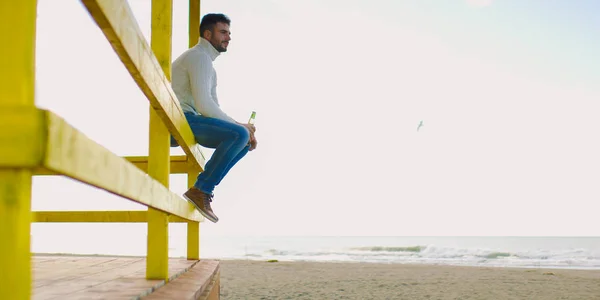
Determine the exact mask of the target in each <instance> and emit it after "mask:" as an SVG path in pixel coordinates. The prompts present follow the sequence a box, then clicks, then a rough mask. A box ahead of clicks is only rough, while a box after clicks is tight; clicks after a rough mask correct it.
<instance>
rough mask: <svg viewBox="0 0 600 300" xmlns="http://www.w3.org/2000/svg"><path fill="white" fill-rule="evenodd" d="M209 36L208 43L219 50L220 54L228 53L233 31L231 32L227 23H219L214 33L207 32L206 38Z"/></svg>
mask: <svg viewBox="0 0 600 300" xmlns="http://www.w3.org/2000/svg"><path fill="white" fill-rule="evenodd" d="M207 35H208V41H209V42H210V43H211V44H212V45H213V47H215V49H217V51H219V52H226V51H227V46H228V45H229V41H231V31H229V25H227V24H226V23H221V22H219V23H217V24H216V25H215V27H214V29H213V30H212V32H207V33H206V34H205V38H206V37H207Z"/></svg>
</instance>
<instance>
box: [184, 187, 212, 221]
mask: <svg viewBox="0 0 600 300" xmlns="http://www.w3.org/2000/svg"><path fill="white" fill-rule="evenodd" d="M183 198H185V199H187V200H188V201H190V202H191V203H192V204H193V205H194V206H195V207H196V209H198V211H200V214H202V215H203V216H204V217H205V218H207V219H208V220H210V221H211V222H213V223H217V222H218V221H219V218H218V217H217V215H215V213H214V212H213V211H212V208H211V207H210V202H212V198H213V195H212V194H207V193H205V192H202V191H201V190H199V189H197V188H195V187H191V188H190V189H189V190H188V191H187V192H185V193H184V194H183Z"/></svg>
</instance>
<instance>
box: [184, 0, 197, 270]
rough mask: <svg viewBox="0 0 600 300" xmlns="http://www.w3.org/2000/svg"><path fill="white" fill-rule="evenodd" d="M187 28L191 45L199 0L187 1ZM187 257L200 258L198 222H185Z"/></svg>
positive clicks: (192, 173)
mask: <svg viewBox="0 0 600 300" xmlns="http://www.w3.org/2000/svg"><path fill="white" fill-rule="evenodd" d="M189 4H190V5H189V22H188V24H189V28H188V31H189V32H188V35H189V41H188V47H190V48H191V47H193V46H195V45H196V44H197V43H198V38H199V37H200V0H190V1H189ZM197 176H198V172H196V171H189V172H188V174H187V178H188V187H192V186H193V185H194V183H195V182H196V177H197ZM187 259H189V260H195V259H200V223H199V222H188V223H187Z"/></svg>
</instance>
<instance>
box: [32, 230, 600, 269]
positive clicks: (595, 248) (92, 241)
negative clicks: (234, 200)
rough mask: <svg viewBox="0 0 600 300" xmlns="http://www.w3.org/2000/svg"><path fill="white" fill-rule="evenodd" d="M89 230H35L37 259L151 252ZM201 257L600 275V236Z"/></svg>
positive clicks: (244, 248) (141, 244)
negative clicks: (551, 270)
mask: <svg viewBox="0 0 600 300" xmlns="http://www.w3.org/2000/svg"><path fill="white" fill-rule="evenodd" d="M113 225H116V224H113ZM46 226H47V225H46ZM85 226H86V224H82V225H81V226H78V227H77V229H73V228H71V229H70V230H50V229H49V228H41V227H38V228H35V227H33V228H32V229H33V230H32V252H35V253H71V254H93V255H134V256H143V255H145V253H146V236H145V232H144V234H140V232H139V231H140V229H141V227H138V228H137V230H135V229H133V228H131V225H128V226H127V227H121V229H120V230H119V231H118V232H119V234H118V236H116V235H115V234H114V232H115V231H112V230H91V229H89V230H86V229H85ZM105 226H107V225H105ZM180 229H181V227H180ZM169 240H170V242H169V255H170V256H171V257H184V256H185V254H186V245H185V243H186V238H185V234H182V233H181V230H179V231H178V232H175V233H174V234H173V233H172V234H170V236H169ZM200 251H201V253H200V255H201V257H203V258H212V259H222V260H228V259H242V260H263V261H264V260H278V261H311V262H367V263H386V264H437V265H440V264H442V265H461V266H489V267H525V268H567V269H600V237H462V236H457V237H451V236H448V237H446V236H444V237H433V236H432V237H429V236H428V237H403V236H398V237H394V236H390V237H374V236H262V237H261V236H210V235H204V236H202V237H201V248H200Z"/></svg>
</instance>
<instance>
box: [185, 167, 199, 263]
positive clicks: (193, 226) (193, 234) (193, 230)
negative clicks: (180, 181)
mask: <svg viewBox="0 0 600 300" xmlns="http://www.w3.org/2000/svg"><path fill="white" fill-rule="evenodd" d="M197 176H198V172H195V171H190V172H188V174H187V182H188V187H192V186H193V185H194V183H195V182H196V177H197ZM187 259H190V260H194V259H200V222H188V223H187Z"/></svg>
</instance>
